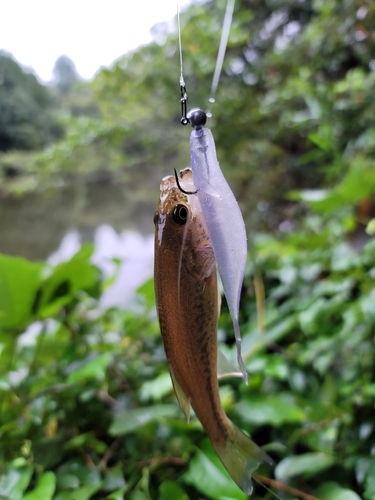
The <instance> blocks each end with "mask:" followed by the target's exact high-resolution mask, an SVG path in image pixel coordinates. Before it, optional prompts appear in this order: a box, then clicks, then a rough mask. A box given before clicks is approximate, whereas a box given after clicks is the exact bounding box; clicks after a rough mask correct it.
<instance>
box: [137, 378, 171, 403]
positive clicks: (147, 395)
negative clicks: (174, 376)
mask: <svg viewBox="0 0 375 500" xmlns="http://www.w3.org/2000/svg"><path fill="white" fill-rule="evenodd" d="M172 389H173V386H172V380H171V376H170V375H169V372H164V373H161V374H160V375H159V376H158V377H156V378H155V379H154V380H150V381H148V382H145V383H144V384H143V385H142V387H141V391H140V399H141V401H150V400H151V401H160V399H161V398H162V397H163V396H165V395H166V394H169V393H170V392H171V391H172Z"/></svg>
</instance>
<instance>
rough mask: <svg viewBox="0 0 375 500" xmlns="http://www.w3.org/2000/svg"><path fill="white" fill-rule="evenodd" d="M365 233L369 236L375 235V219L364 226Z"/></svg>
mask: <svg viewBox="0 0 375 500" xmlns="http://www.w3.org/2000/svg"><path fill="white" fill-rule="evenodd" d="M366 233H367V234H369V235H370V236H374V235H375V218H374V219H371V220H370V222H369V223H368V224H367V226H366Z"/></svg>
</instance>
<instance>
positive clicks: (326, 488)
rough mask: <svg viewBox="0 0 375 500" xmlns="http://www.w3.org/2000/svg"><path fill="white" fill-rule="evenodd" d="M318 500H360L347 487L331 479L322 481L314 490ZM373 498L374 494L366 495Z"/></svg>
mask: <svg viewBox="0 0 375 500" xmlns="http://www.w3.org/2000/svg"><path fill="white" fill-rule="evenodd" d="M315 496H317V498H319V500H361V497H360V496H359V495H357V493H355V492H354V491H352V490H349V489H348V488H343V487H342V486H340V485H339V484H337V483H334V482H333V481H332V482H331V481H330V482H328V483H324V484H323V485H322V486H321V487H320V488H319V489H318V491H317V492H316V495H315ZM368 498H369V500H373V498H374V496H371V497H368Z"/></svg>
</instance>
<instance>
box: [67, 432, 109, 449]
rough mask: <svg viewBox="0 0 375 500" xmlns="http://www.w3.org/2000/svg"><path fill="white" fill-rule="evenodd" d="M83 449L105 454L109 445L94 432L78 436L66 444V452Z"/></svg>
mask: <svg viewBox="0 0 375 500" xmlns="http://www.w3.org/2000/svg"><path fill="white" fill-rule="evenodd" d="M83 447H86V448H91V449H92V450H95V451H96V452H97V453H104V452H105V451H106V449H107V445H106V444H105V443H104V442H103V441H100V440H99V439H97V438H96V437H95V433H94V431H92V432H85V433H84V434H78V436H75V437H74V438H72V439H70V440H69V441H67V442H66V443H65V444H64V449H65V450H76V449H81V448H83Z"/></svg>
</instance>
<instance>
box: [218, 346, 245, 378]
mask: <svg viewBox="0 0 375 500" xmlns="http://www.w3.org/2000/svg"><path fill="white" fill-rule="evenodd" d="M227 377H242V373H241V372H240V370H239V369H238V368H236V367H235V366H233V365H232V363H231V362H230V361H229V360H228V358H226V356H225V355H224V354H223V353H222V352H221V351H220V349H219V350H218V355H217V378H218V379H222V378H227Z"/></svg>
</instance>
